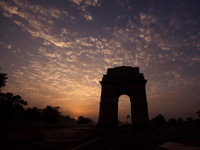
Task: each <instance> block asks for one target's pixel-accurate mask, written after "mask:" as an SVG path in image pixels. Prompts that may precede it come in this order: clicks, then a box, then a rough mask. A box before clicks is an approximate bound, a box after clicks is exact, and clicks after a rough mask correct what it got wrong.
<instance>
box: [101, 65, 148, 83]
mask: <svg viewBox="0 0 200 150" xmlns="http://www.w3.org/2000/svg"><path fill="white" fill-rule="evenodd" d="M141 80H142V81H143V80H145V79H144V76H143V73H140V72H139V67H131V66H119V67H115V68H108V70H107V74H106V75H104V76H103V79H102V82H111V81H121V82H131V81H141Z"/></svg>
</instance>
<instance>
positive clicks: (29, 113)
mask: <svg viewBox="0 0 200 150" xmlns="http://www.w3.org/2000/svg"><path fill="white" fill-rule="evenodd" d="M41 111H42V110H41V109H39V108H37V107H33V108H27V109H26V111H25V116H26V117H27V118H28V119H31V120H39V119H41Z"/></svg>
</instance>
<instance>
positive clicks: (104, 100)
mask: <svg viewBox="0 0 200 150" xmlns="http://www.w3.org/2000/svg"><path fill="white" fill-rule="evenodd" d="M146 82H147V80H145V79H144V76H143V74H142V73H140V72H139V68H138V67H129V66H121V67H115V68H109V69H108V70H107V74H106V75H103V78H102V81H100V83H101V86H102V90H101V101H100V112H99V126H103V127H117V126H118V98H119V97H120V96H121V95H123V94H125V95H128V96H129V97H130V101H131V124H132V125H134V126H143V125H148V123H149V117H148V109H147V100H146V90H145V85H146Z"/></svg>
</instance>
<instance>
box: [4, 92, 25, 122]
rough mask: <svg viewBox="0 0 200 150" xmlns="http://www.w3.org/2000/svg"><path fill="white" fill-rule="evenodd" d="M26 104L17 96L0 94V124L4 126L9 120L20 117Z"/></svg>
mask: <svg viewBox="0 0 200 150" xmlns="http://www.w3.org/2000/svg"><path fill="white" fill-rule="evenodd" d="M27 104H28V103H27V102H26V101H24V100H23V99H22V98H21V96H19V95H16V96H15V95H13V94H12V93H0V124H6V123H7V122H8V121H9V120H11V119H13V118H17V117H19V116H20V115H22V113H23V112H24V111H25V109H24V106H25V105H27Z"/></svg>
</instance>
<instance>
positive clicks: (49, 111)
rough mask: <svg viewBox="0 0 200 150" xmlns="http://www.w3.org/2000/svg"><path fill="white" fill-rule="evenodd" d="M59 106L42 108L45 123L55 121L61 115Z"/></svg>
mask: <svg viewBox="0 0 200 150" xmlns="http://www.w3.org/2000/svg"><path fill="white" fill-rule="evenodd" d="M59 108H60V107H51V106H47V107H46V108H45V109H43V110H42V112H43V116H44V119H45V121H46V123H55V122H57V121H58V120H59V117H61V113H60V112H59Z"/></svg>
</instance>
